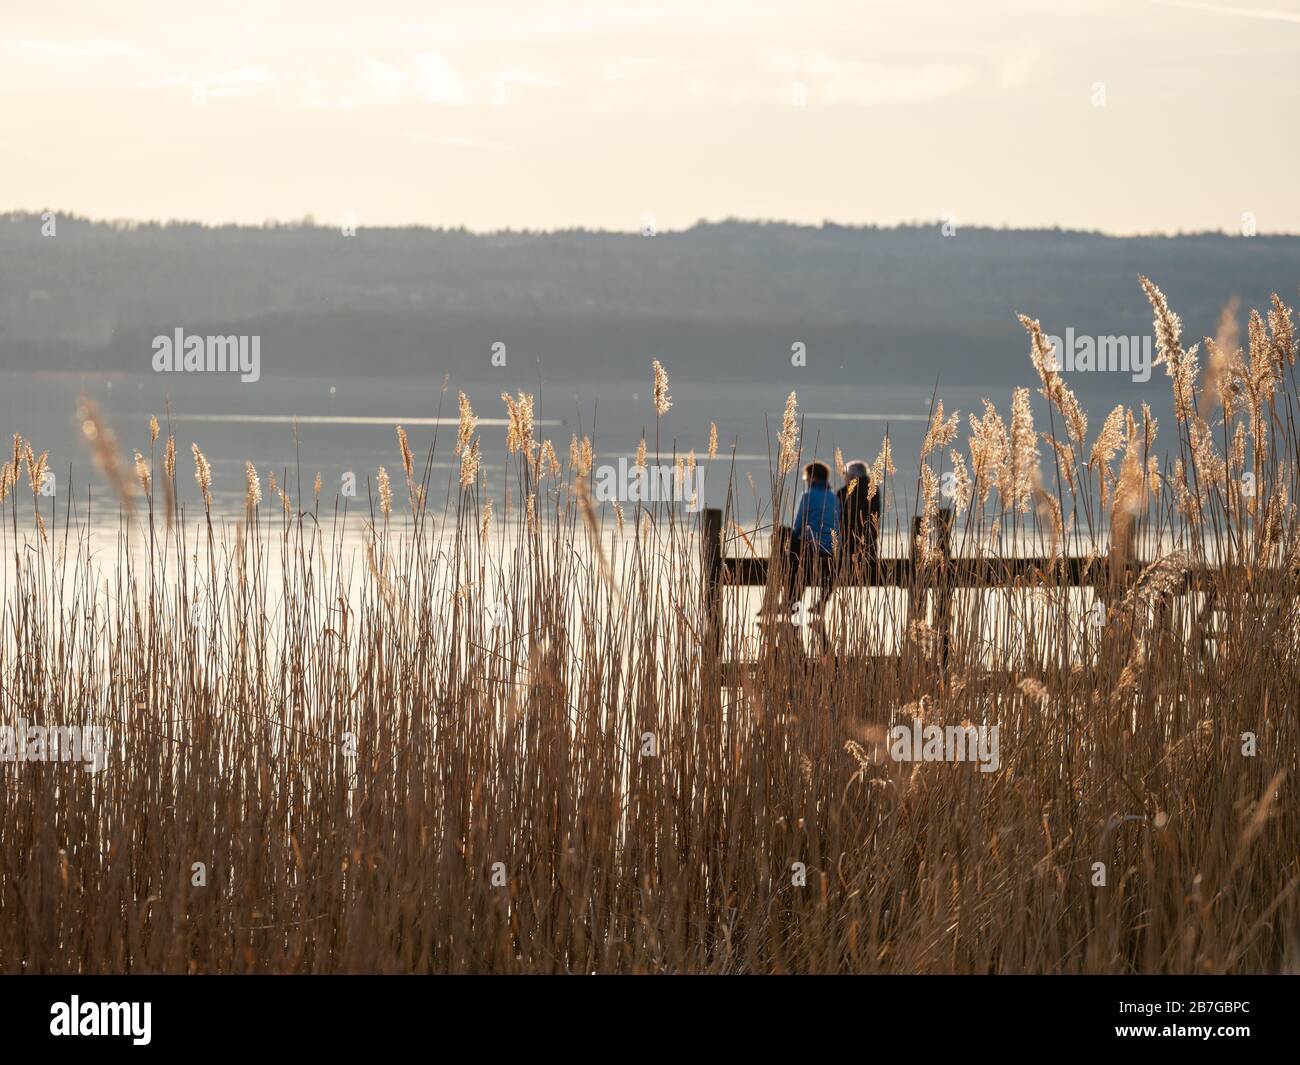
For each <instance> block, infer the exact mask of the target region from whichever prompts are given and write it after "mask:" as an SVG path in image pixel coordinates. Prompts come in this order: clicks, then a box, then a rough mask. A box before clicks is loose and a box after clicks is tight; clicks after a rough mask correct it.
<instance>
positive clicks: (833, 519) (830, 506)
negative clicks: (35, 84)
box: [794, 484, 840, 555]
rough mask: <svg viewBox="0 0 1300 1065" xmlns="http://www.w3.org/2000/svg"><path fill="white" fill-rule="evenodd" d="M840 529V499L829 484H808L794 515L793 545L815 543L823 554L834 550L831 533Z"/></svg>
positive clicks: (836, 532)
mask: <svg viewBox="0 0 1300 1065" xmlns="http://www.w3.org/2000/svg"><path fill="white" fill-rule="evenodd" d="M839 529H840V501H839V500H838V499H836V498H835V493H834V492H832V491H831V488H830V485H826V484H810V485H809V486H808V491H806V492H805V493H804V494H803V498H802V499H801V500H799V509H798V510H797V511H796V512H795V516H794V541H795V546H802V545H804V544H816V545H817V547H818V548H819V549H820V550H821V552H822V553H823V554H826V555H829V554H830V553H831V552H832V551H834V550H835V541H834V540H833V539H832V533H835V534H838V533H839Z"/></svg>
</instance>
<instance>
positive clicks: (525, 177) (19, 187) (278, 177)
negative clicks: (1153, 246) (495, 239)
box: [0, 0, 1300, 233]
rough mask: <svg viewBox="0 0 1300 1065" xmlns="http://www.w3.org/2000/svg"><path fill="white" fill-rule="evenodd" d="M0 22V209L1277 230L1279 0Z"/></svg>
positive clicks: (1284, 208) (728, 1)
mask: <svg viewBox="0 0 1300 1065" xmlns="http://www.w3.org/2000/svg"><path fill="white" fill-rule="evenodd" d="M0 3H2V7H0V210H10V209H27V210H41V209H46V208H53V209H56V210H59V211H64V212H75V213H78V214H85V215H90V216H91V217H94V218H141V219H168V218H186V219H198V220H201V221H205V222H212V223H216V222H229V221H236V222H253V223H260V222H262V221H264V220H267V219H280V220H290V219H298V218H301V217H303V216H304V215H307V214H311V215H313V216H315V218H316V220H317V221H318V222H320V223H322V224H325V223H330V224H333V223H335V222H337V221H339V220H340V219H341V218H342V217H343V216H344V214H345V213H348V212H350V213H352V214H353V215H355V217H356V220H357V223H358V225H359V226H360V227H363V228H364V227H365V226H366V225H368V224H369V225H387V224H398V223H421V224H428V225H446V226H459V225H464V226H468V227H469V228H471V229H475V230H488V229H498V228H505V227H514V228H533V229H552V228H561V227H570V226H584V227H588V228H607V229H616V230H635V229H638V228H640V227H641V226H642V223H643V219H644V218H645V216H647V215H653V216H654V224H655V226H656V227H657V228H658V229H660V230H668V229H680V228H684V227H686V226H689V225H691V224H693V223H694V222H696V221H697V220H699V219H720V218H726V217H738V218H746V219H760V218H767V219H782V220H790V221H798V222H810V223H819V222H821V221H823V220H831V221H835V222H840V223H845V224H860V223H879V224H893V223H896V222H900V221H912V220H926V221H928V220H934V219H939V218H941V217H942V216H944V215H946V214H951V215H952V216H953V217H954V218H955V220H956V223H957V225H958V226H961V225H974V224H984V225H1014V226H1051V225H1060V226H1063V227H1069V228H1086V229H1102V230H1106V231H1109V232H1116V233H1131V232H1153V231H1159V232H1173V231H1178V230H1184V231H1185V230H1200V229H1215V230H1224V231H1229V232H1237V231H1239V230H1240V227H1241V225H1242V218H1243V215H1245V214H1247V213H1249V214H1250V215H1251V216H1253V218H1254V220H1255V224H1256V226H1257V229H1258V232H1260V233H1276V232H1293V233H1294V232H1300V195H1297V194H1296V193H1297V189H1300V181H1298V180H1297V168H1298V166H1300V139H1298V136H1297V130H1298V129H1300V124H1298V123H1297V118H1298V117H1300V106H1297V104H1298V103H1300V0H1246V2H1238V0H1217V2H1204V3H1202V2H1196V0H868V2H858V3H846V2H839V0H782V2H769V0H744V2H737V0H646V2H644V3H630V4H617V3H597V2H592V0H585V2H571V0H460V2H457V3H445V2H442V0H365V2H363V3H357V2H355V0H349V2H347V3H336V2H332V0H256V2H248V0H222V2H220V3H215V4H203V5H198V4H194V3H185V2H181V0H114V2H113V3H111V4H105V3H96V2H94V0H0ZM15 8H17V10H15ZM1099 103H1100V104H1101V105H1100V106H1099V105H1098V104H1099Z"/></svg>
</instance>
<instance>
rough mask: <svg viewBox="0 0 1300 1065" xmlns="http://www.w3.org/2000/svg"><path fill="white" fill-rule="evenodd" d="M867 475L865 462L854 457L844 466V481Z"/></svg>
mask: <svg viewBox="0 0 1300 1065" xmlns="http://www.w3.org/2000/svg"><path fill="white" fill-rule="evenodd" d="M866 476H867V464H866V463H865V462H862V461H859V460H857V459H855V460H854V461H852V462H850V463H849V464H848V465H847V466H845V467H844V479H845V480H846V481H856V480H858V479H859V478H861V477H866Z"/></svg>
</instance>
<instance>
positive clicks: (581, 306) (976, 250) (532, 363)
mask: <svg viewBox="0 0 1300 1065" xmlns="http://www.w3.org/2000/svg"><path fill="white" fill-rule="evenodd" d="M41 229H42V221H41V217H40V216H39V215H38V214H32V213H24V214H9V215H0V368H2V369H10V370H14V369H19V370H76V371H85V370H115V371H126V372H148V371H149V368H150V362H149V358H150V341H151V340H152V338H153V337H154V336H155V335H157V334H159V333H170V332H171V331H172V330H174V329H175V328H177V327H183V328H184V329H186V330H187V331H189V332H202V333H221V334H250V335H251V334H256V335H260V336H261V337H262V366H263V374H264V376H265V375H276V376H281V375H293V374H304V375H305V374H315V373H321V372H328V373H331V374H365V375H373V374H386V373H387V374H394V375H396V374H406V373H417V374H424V373H439V374H440V373H443V372H451V373H453V375H457V376H462V377H464V376H474V375H476V374H477V375H480V376H481V374H482V373H483V372H485V371H487V370H488V369H489V367H490V362H489V360H490V357H491V350H492V345H493V344H494V343H496V342H501V343H504V344H505V345H506V348H507V351H508V358H509V365H510V367H511V368H512V369H513V370H516V371H518V370H523V369H528V370H530V371H532V370H533V369H534V368H536V367H538V366H539V365H540V372H541V374H542V375H543V377H545V378H546V379H548V380H556V379H559V380H564V379H574V380H577V379H587V380H594V381H598V378H594V377H593V375H600V376H608V377H609V378H611V379H615V378H620V379H631V378H638V377H642V376H644V374H645V373H646V367H647V366H648V363H649V360H650V359H651V358H655V357H658V358H662V359H664V361H665V362H667V363H668V364H669V365H670V366H671V367H672V369H673V375H674V380H675V381H680V382H682V383H687V382H690V381H719V380H729V379H733V378H743V379H745V380H754V379H761V378H762V377H763V376H764V375H766V374H768V373H769V372H770V373H771V374H773V375H776V374H781V375H784V374H785V372H786V371H788V369H789V366H790V355H791V345H792V344H795V343H796V342H802V343H803V344H805V345H806V347H807V370H806V372H807V374H808V375H809V377H810V378H813V379H818V380H832V379H835V378H839V377H842V376H844V375H845V374H846V373H847V374H850V375H851V376H850V378H849V379H850V380H852V381H854V382H858V381H861V380H864V379H865V380H879V381H916V380H918V379H922V380H925V379H933V377H934V376H935V375H936V374H941V375H942V377H943V379H944V380H945V381H947V382H949V383H962V382H965V383H983V382H989V383H1004V382H1012V381H1023V380H1024V378H1025V372H1026V368H1027V367H1026V361H1025V352H1026V349H1027V345H1026V342H1025V339H1024V334H1023V331H1022V330H1021V329H1020V327H1019V325H1018V324H1017V322H1016V320H1015V314H1016V312H1018V311H1019V312H1025V313H1028V314H1031V315H1033V316H1035V317H1038V318H1040V319H1041V320H1042V321H1043V324H1044V326H1045V327H1047V329H1048V330H1049V331H1051V332H1057V333H1061V332H1064V330H1065V329H1066V327H1067V326H1069V327H1073V328H1074V329H1075V331H1076V332H1077V333H1081V334H1082V333H1086V334H1093V335H1108V334H1123V335H1128V334H1137V333H1149V332H1150V330H1151V314H1150V309H1149V308H1148V306H1147V304H1146V302H1145V300H1144V299H1143V297H1142V293H1141V290H1140V289H1139V287H1138V284H1137V275H1138V274H1139V273H1144V274H1148V275H1150V276H1151V277H1152V278H1153V279H1154V280H1155V281H1156V282H1157V283H1158V284H1159V285H1160V286H1161V287H1162V288H1163V289H1164V290H1165V292H1166V294H1167V295H1168V296H1169V298H1170V301H1171V303H1172V305H1173V306H1174V308H1175V309H1176V310H1177V311H1178V313H1179V314H1180V315H1181V316H1182V317H1183V320H1184V323H1185V335H1186V336H1187V338H1188V342H1189V343H1190V342H1194V341H1196V340H1199V339H1200V338H1201V336H1203V335H1204V334H1205V333H1207V332H1213V329H1214V324H1215V321H1216V320H1217V317H1218V314H1219V310H1220V308H1221V307H1222V305H1223V303H1224V302H1225V301H1226V300H1227V299H1228V298H1229V297H1230V296H1232V295H1234V294H1236V295H1239V296H1240V297H1241V298H1242V300H1243V304H1244V306H1245V307H1247V308H1249V307H1252V306H1261V305H1262V304H1263V303H1264V302H1265V301H1266V300H1267V298H1268V296H1269V293H1270V292H1273V291H1277V292H1278V293H1279V294H1280V295H1281V296H1282V297H1283V299H1285V300H1287V301H1288V302H1294V301H1295V299H1296V296H1297V287H1298V286H1300V237H1289V236H1287V237H1270V236H1256V237H1251V238H1241V237H1236V238H1229V237H1226V236H1221V235H1192V236H1178V237H1131V238H1116V237H1107V236H1102V235H1097V234H1088V233H1076V232H1064V231H1055V230H1040V231H1017V230H990V229H964V228H959V229H958V231H957V233H956V234H955V235H953V236H950V237H945V236H943V235H942V234H941V232H940V228H939V226H938V225H937V224H936V225H925V226H904V227H896V228H890V229H877V228H853V227H841V226H835V225H830V224H827V225H823V226H820V227H807V226H794V225H786V224H780V223H747V222H725V223H718V224H700V225H697V226H695V227H693V228H691V229H689V230H686V231H684V232H675V233H662V234H658V235H656V236H652V237H647V236H641V235H637V234H611V233H596V232H583V231H568V232H557V233H519V232H505V233H495V234H488V235H476V234H471V233H468V232H465V231H457V230H435V229H426V228H416V227H411V228H393V229H367V228H365V227H364V226H362V227H360V228H359V229H358V231H357V234H356V235H355V236H344V235H342V233H341V232H340V230H339V229H338V228H330V227H325V226H321V225H312V224H298V225H288V226H274V227H269V226H268V227H239V226H227V227H218V228H207V227H203V226H199V225H191V224H166V225H160V224H144V223H141V224H122V223H102V222H90V221H87V220H84V219H78V218H75V217H59V218H58V219H57V234H56V235H55V236H53V237H45V236H42V233H41Z"/></svg>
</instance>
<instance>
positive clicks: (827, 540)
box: [789, 462, 843, 613]
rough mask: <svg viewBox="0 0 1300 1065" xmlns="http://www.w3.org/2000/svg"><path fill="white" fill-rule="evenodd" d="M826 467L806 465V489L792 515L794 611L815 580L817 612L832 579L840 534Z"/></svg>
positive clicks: (833, 494)
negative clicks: (809, 584) (819, 588)
mask: <svg viewBox="0 0 1300 1065" xmlns="http://www.w3.org/2000/svg"><path fill="white" fill-rule="evenodd" d="M830 476H831V471H830V467H829V466H827V465H826V463H824V462H810V463H809V464H808V465H807V466H806V467H804V471H803V477H804V481H805V482H807V485H808V488H807V491H805V492H804V494H803V498H802V499H801V500H799V507H798V509H797V510H796V511H795V515H794V529H793V532H792V535H791V537H790V588H789V592H790V610H791V612H792V613H793V612H794V611H796V610H798V608H799V603H800V602H801V601H802V600H803V593H804V589H805V588H807V586H808V583H809V582H810V581H811V580H813V579H816V580H817V583H818V585H819V586H820V587H821V590H822V596H821V600H820V601H819V603H818V609H819V610H820V609H822V608H824V607H825V605H826V600H827V599H828V598H829V597H830V593H831V586H832V583H833V579H834V576H835V552H836V549H837V545H838V543H839V540H840V539H841V537H842V536H843V533H842V532H841V531H840V522H841V519H840V501H839V499H838V497H837V496H836V495H835V493H834V492H832V491H831V486H830Z"/></svg>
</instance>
